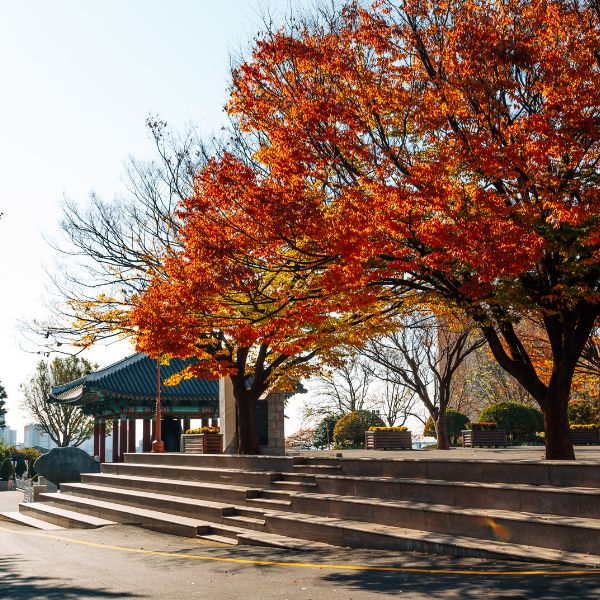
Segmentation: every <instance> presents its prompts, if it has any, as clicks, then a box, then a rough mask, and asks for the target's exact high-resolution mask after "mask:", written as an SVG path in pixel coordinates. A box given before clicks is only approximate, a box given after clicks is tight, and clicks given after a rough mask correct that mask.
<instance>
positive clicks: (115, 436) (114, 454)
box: [112, 419, 119, 462]
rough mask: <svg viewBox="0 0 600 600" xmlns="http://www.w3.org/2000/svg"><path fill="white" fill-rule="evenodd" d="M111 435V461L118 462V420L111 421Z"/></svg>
mask: <svg viewBox="0 0 600 600" xmlns="http://www.w3.org/2000/svg"><path fill="white" fill-rule="evenodd" d="M112 434H113V447H112V461H113V462H119V419H113V420H112Z"/></svg>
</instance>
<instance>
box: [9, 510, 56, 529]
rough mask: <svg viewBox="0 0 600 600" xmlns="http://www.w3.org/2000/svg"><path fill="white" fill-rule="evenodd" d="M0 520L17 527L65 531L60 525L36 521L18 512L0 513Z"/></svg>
mask: <svg viewBox="0 0 600 600" xmlns="http://www.w3.org/2000/svg"><path fill="white" fill-rule="evenodd" d="M0 519H2V520H5V521H10V522H11V523H18V524H19V525H26V526H27V527H33V528H34V529H43V530H44V531H56V530H62V529H65V528H64V527H61V526H60V525H54V524H53V523H49V522H48V521H42V520H41V519H36V518H35V517H32V516H30V515H26V514H24V513H22V512H18V511H9V512H2V513H0Z"/></svg>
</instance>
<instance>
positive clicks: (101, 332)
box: [24, 119, 207, 352]
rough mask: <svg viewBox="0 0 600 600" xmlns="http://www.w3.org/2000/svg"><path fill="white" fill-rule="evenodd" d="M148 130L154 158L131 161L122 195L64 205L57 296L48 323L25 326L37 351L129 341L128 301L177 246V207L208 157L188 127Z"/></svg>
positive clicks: (159, 125) (152, 125)
mask: <svg viewBox="0 0 600 600" xmlns="http://www.w3.org/2000/svg"><path fill="white" fill-rule="evenodd" d="M147 125H148V129H149V131H150V134H151V136H152V138H153V140H154V143H155V148H156V155H157V157H156V159H155V160H151V161H146V162H144V161H138V160H136V159H133V158H132V159H130V161H129V164H128V165H127V170H126V192H127V193H126V194H124V195H123V196H121V197H117V198H115V199H114V200H112V201H106V200H104V199H102V198H99V197H98V196H97V195H95V194H92V195H91V196H90V198H89V201H88V202H87V203H86V204H83V205H82V204H79V203H77V202H75V201H72V200H68V201H66V203H65V205H64V209H63V218H62V221H61V228H62V230H63V233H64V239H63V240H62V241H58V242H52V244H51V245H52V246H53V247H54V249H55V250H58V251H59V253H61V254H62V255H64V256H67V257H69V258H70V260H69V265H68V268H62V269H59V270H58V272H56V273H53V274H51V275H50V277H51V281H52V288H51V292H52V293H53V295H54V296H55V298H56V300H55V302H54V303H53V304H52V305H51V307H50V309H51V317H50V318H49V319H46V320H43V321H35V322H33V323H30V324H25V325H24V333H25V335H26V337H27V338H28V339H30V341H32V342H33V344H34V346H35V347H36V348H37V349H40V348H41V349H42V350H43V351H44V352H61V346H63V345H66V346H70V345H74V346H76V347H79V348H81V349H83V348H85V347H88V346H90V345H92V344H93V343H95V342H96V341H98V340H109V339H111V338H117V337H122V336H123V335H125V336H126V335H128V334H129V333H130V331H129V329H128V325H127V323H126V320H125V319H124V316H125V315H126V314H127V312H128V311H129V308H130V304H131V300H132V298H133V297H134V296H135V295H136V294H138V293H139V292H141V291H143V290H144V289H145V287H146V284H147V281H148V279H149V276H150V275H151V274H153V273H157V272H160V269H161V262H160V259H161V257H164V256H165V255H167V254H168V253H170V252H172V251H174V250H177V248H178V243H177V238H176V233H177V228H178V219H177V216H176V209H177V206H178V203H179V202H180V201H181V200H182V199H183V198H185V197H187V196H188V195H189V194H190V193H191V192H192V190H193V180H194V175H195V174H196V173H197V172H198V169H199V168H200V165H201V164H203V162H204V161H205V159H206V156H207V152H206V150H205V147H204V145H203V143H202V142H201V141H200V139H199V137H198V136H197V134H196V131H195V130H194V129H192V128H189V129H188V130H187V131H186V132H185V133H184V134H183V135H181V136H177V135H174V134H172V133H171V132H170V131H169V130H168V129H167V127H166V124H165V123H164V122H162V121H159V120H156V119H149V120H148V122H147ZM74 259H77V264H74Z"/></svg>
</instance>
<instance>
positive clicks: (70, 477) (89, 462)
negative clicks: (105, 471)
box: [34, 447, 100, 485]
mask: <svg viewBox="0 0 600 600" xmlns="http://www.w3.org/2000/svg"><path fill="white" fill-rule="evenodd" d="M34 468H35V470H36V473H39V474H40V475H42V477H45V478H46V479H48V481H51V482H52V483H55V484H56V485H60V484H61V483H78V482H80V481H81V474H82V473H99V472H100V464H99V463H98V462H96V461H95V460H94V459H93V458H92V457H91V456H90V455H89V454H88V453H87V452H84V451H83V450H81V448H70V447H69V448H53V449H52V450H50V452H47V453H46V454H42V456H40V457H39V458H38V459H37V460H36V461H35V463H34Z"/></svg>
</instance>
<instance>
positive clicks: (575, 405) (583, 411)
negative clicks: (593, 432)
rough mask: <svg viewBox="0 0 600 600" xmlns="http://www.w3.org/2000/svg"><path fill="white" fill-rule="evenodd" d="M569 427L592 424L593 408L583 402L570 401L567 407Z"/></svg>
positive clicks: (590, 404) (588, 403)
mask: <svg viewBox="0 0 600 600" xmlns="http://www.w3.org/2000/svg"><path fill="white" fill-rule="evenodd" d="M567 413H568V415H569V423H571V425H589V424H590V423H594V406H593V405H592V403H591V402H586V401H585V400H571V402H569V406H568V407H567Z"/></svg>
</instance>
